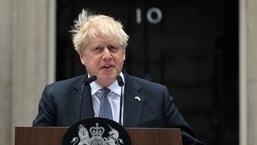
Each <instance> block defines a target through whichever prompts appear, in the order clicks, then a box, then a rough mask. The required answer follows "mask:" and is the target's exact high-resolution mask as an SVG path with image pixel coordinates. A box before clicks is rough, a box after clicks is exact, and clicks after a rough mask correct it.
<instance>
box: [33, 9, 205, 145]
mask: <svg viewBox="0 0 257 145" xmlns="http://www.w3.org/2000/svg"><path fill="white" fill-rule="evenodd" d="M71 32H72V33H73V43H74V47H75V50H76V51H77V52H78V54H79V57H80V60H81V63H82V64H83V65H84V66H85V68H86V70H87V74H85V75H82V76H78V77H75V78H71V79H67V80H63V81H59V82H55V83H53V84H49V85H47V86H46V87H45V89H44V91H43V94H42V98H41V100H40V103H39V112H38V115H37V117H36V118H35V120H34V121H33V126H71V125H73V124H74V123H76V122H77V121H79V120H80V119H86V118H92V117H101V112H102V111H101V107H100V106H101V98H99V97H98V95H97V94H98V91H99V90H101V89H102V88H108V89H109V90H110V92H109V93H108V95H107V98H108V102H109V104H110V106H111V107H110V108H111V111H110V112H111V119H113V120H114V121H116V122H119V123H121V124H122V125H123V126H124V127H152V128H153V127H158V128H160V127H162V128H180V129H181V132H182V140H183V144H184V145H202V144H203V143H202V142H201V141H199V140H198V139H197V138H196V136H195V134H194V133H193V131H192V129H191V128H190V126H189V125H188V124H187V123H186V121H185V120H184V119H183V117H182V115H181V114H180V112H179V110H178V109H177V107H176V105H175V103H174V100H173V98H172V97H171V96H170V95H169V93H168V90H167V87H166V86H164V85H161V84H157V83H154V82H150V81H147V80H144V79H140V78H137V77H134V76H131V75H129V74H128V73H126V72H125V70H123V64H124V61H125V58H126V47H127V41H128V38H129V36H128V35H127V34H126V33H125V32H124V30H123V26H122V24H121V23H120V22H119V21H117V20H115V19H113V18H112V17H109V16H105V15H91V14H88V12H87V11H85V10H83V11H82V13H81V14H80V15H79V17H78V20H77V21H75V25H74V28H73V29H72V31H71ZM94 76H96V80H95V81H94V79H93V82H87V81H88V78H92V77H94ZM118 76H120V77H121V79H122V80H123V82H124V86H122V85H123V84H122V85H121V87H120V86H119V84H118V81H117V80H116V79H117V77H118ZM85 81H86V83H85ZM123 82H122V83H123ZM123 92H124V93H123ZM82 98H83V99H82ZM121 98H123V100H122V99H121ZM80 103H81V105H79V104H80ZM103 111H106V109H105V110H103ZM104 114H106V113H104Z"/></svg>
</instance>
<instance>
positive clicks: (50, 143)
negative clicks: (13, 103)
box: [15, 127, 182, 145]
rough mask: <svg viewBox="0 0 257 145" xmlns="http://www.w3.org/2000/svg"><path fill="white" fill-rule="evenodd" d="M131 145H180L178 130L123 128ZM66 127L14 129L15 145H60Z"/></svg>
mask: <svg viewBox="0 0 257 145" xmlns="http://www.w3.org/2000/svg"><path fill="white" fill-rule="evenodd" d="M125 129H126V131H127V132H128V134H129V136H130V139H131V145H182V140H181V132H180V129H179V128H125ZM67 130H68V127H15V145H62V140H63V136H64V134H65V132H66V131H67Z"/></svg>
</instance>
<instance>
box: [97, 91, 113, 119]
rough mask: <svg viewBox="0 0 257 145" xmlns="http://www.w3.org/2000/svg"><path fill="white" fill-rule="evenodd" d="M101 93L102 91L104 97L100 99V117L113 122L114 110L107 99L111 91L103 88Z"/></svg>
mask: <svg viewBox="0 0 257 145" xmlns="http://www.w3.org/2000/svg"><path fill="white" fill-rule="evenodd" d="M101 91H102V96H101V97H100V110H99V117H102V118H107V119H111V120H112V108H111V105H110V102H109V101H108V98H107V95H108V93H109V92H110V89H108V88H103V89H101Z"/></svg>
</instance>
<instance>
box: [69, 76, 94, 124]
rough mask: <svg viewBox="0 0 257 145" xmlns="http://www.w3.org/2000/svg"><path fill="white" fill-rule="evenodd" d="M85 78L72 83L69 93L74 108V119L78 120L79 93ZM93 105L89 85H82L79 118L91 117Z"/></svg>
mask: <svg viewBox="0 0 257 145" xmlns="http://www.w3.org/2000/svg"><path fill="white" fill-rule="evenodd" d="M84 80H85V79H81V80H80V81H78V83H76V84H75V85H74V88H73V91H72V93H71V94H70V101H71V104H72V107H73V110H74V114H75V116H76V120H78V121H79V114H80V103H81V102H80V101H81V100H80V95H81V86H82V84H83V81H84ZM93 116H94V113H93V107H92V99H91V91H90V87H89V85H87V86H84V89H83V93H82V103H81V119H85V118H90V117H93Z"/></svg>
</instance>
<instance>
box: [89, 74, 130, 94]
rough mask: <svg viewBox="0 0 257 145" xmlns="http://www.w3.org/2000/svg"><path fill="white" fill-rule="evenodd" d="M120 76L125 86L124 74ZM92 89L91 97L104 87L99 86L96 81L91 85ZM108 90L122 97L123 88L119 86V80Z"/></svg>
mask: <svg viewBox="0 0 257 145" xmlns="http://www.w3.org/2000/svg"><path fill="white" fill-rule="evenodd" d="M120 76H121V78H122V80H123V82H124V84H125V79H124V75H123V73H122V72H121V73H120ZM88 77H90V76H88ZM90 87H91V95H94V94H95V93H96V92H97V91H98V90H99V89H102V87H101V86H100V85H99V84H97V83H96V82H95V81H93V82H92V83H90ZM108 88H109V89H110V90H111V92H114V93H115V94H118V95H121V87H120V86H119V84H118V82H117V80H116V81H114V82H113V83H112V84H111V85H110V86H108Z"/></svg>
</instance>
